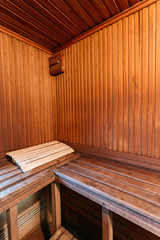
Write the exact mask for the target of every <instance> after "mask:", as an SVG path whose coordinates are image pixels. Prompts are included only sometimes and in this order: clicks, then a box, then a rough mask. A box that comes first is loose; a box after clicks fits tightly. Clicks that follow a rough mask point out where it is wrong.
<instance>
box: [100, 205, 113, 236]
mask: <svg viewBox="0 0 160 240" xmlns="http://www.w3.org/2000/svg"><path fill="white" fill-rule="evenodd" d="M102 232H103V233H102V239H103V240H113V220H112V212H111V211H109V210H108V209H107V208H105V207H102Z"/></svg>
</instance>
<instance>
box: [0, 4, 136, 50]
mask: <svg viewBox="0 0 160 240" xmlns="http://www.w3.org/2000/svg"><path fill="white" fill-rule="evenodd" d="M136 3H140V0H135V1H130V3H129V1H128V0H121V1H119V2H115V1H114V0H110V1H99V0H92V1H80V0H72V1H69V0H62V1H55V0H52V1H43V0H37V1H32V0H25V1H16V0H13V1H9V0H6V1H4V0H3V1H1V3H0V11H1V16H0V23H1V25H2V26H4V27H7V28H8V29H10V30H12V31H14V32H16V33H18V34H20V35H21V36H23V37H26V38H28V39H29V40H32V41H33V42H36V43H37V44H39V45H41V46H43V47H45V48H47V49H48V50H51V51H53V50H55V49H56V47H59V46H61V45H62V44H65V43H67V42H68V41H69V40H72V39H74V38H75V37H77V36H78V35H80V34H83V33H84V32H86V31H87V30H89V29H91V28H92V27H95V26H97V25H98V24H100V23H103V22H104V21H105V20H108V19H109V18H111V17H112V16H115V15H116V14H117V13H119V12H121V11H124V10H126V9H129V8H130V7H132V6H133V5H135V4H136Z"/></svg>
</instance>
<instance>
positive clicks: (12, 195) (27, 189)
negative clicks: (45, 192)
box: [0, 170, 55, 213]
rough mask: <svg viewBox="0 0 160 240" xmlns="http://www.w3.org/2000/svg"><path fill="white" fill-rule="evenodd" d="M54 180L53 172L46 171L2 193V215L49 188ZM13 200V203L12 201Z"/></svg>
mask: <svg viewBox="0 0 160 240" xmlns="http://www.w3.org/2000/svg"><path fill="white" fill-rule="evenodd" d="M54 180H55V176H54V174H53V173H52V171H51V170H45V171H44V172H41V173H38V174H35V175H34V176H32V177H30V178H29V179H26V180H25V181H23V182H21V183H17V184H16V185H15V186H11V187H9V188H7V189H6V190H4V191H2V192H1V193H0V213H2V212H3V211H5V210H6V209H8V208H10V207H12V206H14V205H15V204H17V203H18V202H20V201H22V200H23V199H25V198H26V197H28V196H30V195H31V194H33V193H35V192H37V191H38V190H40V189H42V188H43V187H45V186H47V185H48V184H50V183H51V182H53V181H54ZM11 199H12V201H10V200H11Z"/></svg>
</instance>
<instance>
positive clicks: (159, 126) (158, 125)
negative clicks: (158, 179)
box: [154, 1, 160, 158]
mask: <svg viewBox="0 0 160 240" xmlns="http://www.w3.org/2000/svg"><path fill="white" fill-rule="evenodd" d="M159 43H160V2H159V1H158V2H157V4H156V83H155V84H156V87H155V91H156V94H155V108H156V109H155V144H154V146H155V157H156V158H159V157H160V97H159V96H160V81H159V79H160V67H159V66H160V48H159Z"/></svg>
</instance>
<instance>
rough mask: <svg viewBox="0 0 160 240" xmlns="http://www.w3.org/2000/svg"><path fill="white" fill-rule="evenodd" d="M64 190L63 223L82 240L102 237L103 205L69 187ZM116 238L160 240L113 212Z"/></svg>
mask: <svg viewBox="0 0 160 240" xmlns="http://www.w3.org/2000/svg"><path fill="white" fill-rule="evenodd" d="M61 191H62V224H63V226H64V227H66V228H67V229H68V230H69V231H70V232H72V234H75V233H76V234H77V238H78V239H80V240H84V239H86V240H101V239H102V214H101V212H102V207H101V206H100V205H98V204H96V203H95V202H93V201H91V200H89V199H87V198H85V197H83V196H81V195H80V194H78V193H76V192H73V191H71V190H70V189H67V188H66V187H64V186H63V185H62V186H61ZM113 235H114V240H131V239H141V240H146V239H147V240H158V239H159V237H158V236H155V235H154V234H152V233H150V232H148V231H146V230H145V229H142V228H141V227H139V226H137V225H136V224H134V223H131V222H130V221H127V220H126V219H125V218H122V217H120V216H118V215H116V214H114V213H113Z"/></svg>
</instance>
